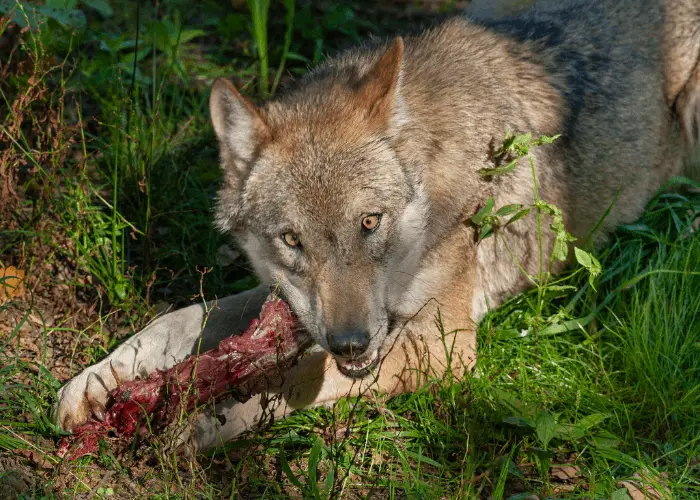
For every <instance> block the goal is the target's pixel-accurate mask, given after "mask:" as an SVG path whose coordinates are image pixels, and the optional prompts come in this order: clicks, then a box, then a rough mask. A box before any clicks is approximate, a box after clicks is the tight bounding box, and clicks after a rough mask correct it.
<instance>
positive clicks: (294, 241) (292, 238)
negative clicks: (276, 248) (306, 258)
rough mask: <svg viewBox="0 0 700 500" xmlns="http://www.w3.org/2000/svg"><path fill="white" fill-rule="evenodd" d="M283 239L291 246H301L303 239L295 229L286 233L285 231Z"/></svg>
mask: <svg viewBox="0 0 700 500" xmlns="http://www.w3.org/2000/svg"><path fill="white" fill-rule="evenodd" d="M282 241H284V242H285V243H286V244H287V246H290V247H300V246H301V240H300V239H299V235H298V234H297V233H295V232H294V231H287V232H286V233H283V234H282Z"/></svg>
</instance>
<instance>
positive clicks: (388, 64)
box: [359, 37, 403, 128]
mask: <svg viewBox="0 0 700 500" xmlns="http://www.w3.org/2000/svg"><path fill="white" fill-rule="evenodd" d="M402 61H403V39H402V38H401V37H397V38H395V39H394V41H393V42H391V44H389V47H388V48H387V49H386V51H385V52H384V54H383V55H382V56H381V57H380V58H379V60H378V61H377V62H376V63H375V64H374V66H373V67H372V68H371V69H370V70H369V71H368V72H367V74H365V76H364V77H363V78H362V80H361V82H360V88H359V95H360V99H361V101H362V103H363V106H364V107H365V109H366V110H367V117H368V118H369V119H370V120H371V121H372V122H375V123H377V124H378V125H381V126H384V127H391V128H393V127H395V126H397V125H400V123H401V122H402V121H403V120H402V115H403V104H402V99H401V66H402Z"/></svg>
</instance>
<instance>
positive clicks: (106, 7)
mask: <svg viewBox="0 0 700 500" xmlns="http://www.w3.org/2000/svg"><path fill="white" fill-rule="evenodd" d="M82 3H84V4H85V5H87V6H88V7H90V8H91V9H95V10H96V11H97V12H99V13H100V15H101V16H103V17H111V16H112V14H114V11H113V10H112V6H111V5H110V4H109V0H82Z"/></svg>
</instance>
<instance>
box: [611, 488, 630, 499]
mask: <svg viewBox="0 0 700 500" xmlns="http://www.w3.org/2000/svg"><path fill="white" fill-rule="evenodd" d="M631 498H632V497H630V495H629V493H627V488H620V489H619V490H615V491H613V493H612V495H610V500H630V499H631Z"/></svg>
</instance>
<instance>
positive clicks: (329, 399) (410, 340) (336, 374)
mask: <svg viewBox="0 0 700 500" xmlns="http://www.w3.org/2000/svg"><path fill="white" fill-rule="evenodd" d="M424 326H426V327H429V328H430V329H429V330H422V331H431V332H435V333H430V334H427V335H426V334H424V335H421V336H414V335H405V336H404V337H403V338H402V340H401V341H400V342H397V343H396V344H395V345H394V347H393V349H392V350H391V351H390V352H389V354H388V355H387V356H386V357H385V358H384V360H383V362H382V363H381V365H380V367H379V370H378V374H377V375H376V376H372V375H369V376H367V377H365V378H363V379H360V380H358V379H351V378H349V377H347V376H345V375H343V374H342V373H341V372H340V371H339V370H338V366H337V364H336V362H335V360H334V359H333V357H332V356H331V355H329V354H328V353H327V352H325V351H322V350H318V351H317V352H314V353H312V354H310V355H307V356H306V357H304V358H302V359H301V360H300V361H299V363H298V364H297V365H295V366H294V367H293V368H292V369H291V370H289V371H288V372H287V373H286V374H285V380H284V381H283V385H282V387H281V388H277V389H274V388H273V389H271V390H269V391H268V392H267V393H264V394H257V395H255V396H253V397H252V398H250V399H249V400H248V401H246V402H244V403H238V402H236V401H234V400H227V401H224V402H222V403H220V404H218V405H216V407H215V409H214V411H212V410H205V411H204V412H202V413H201V414H200V415H199V416H198V417H197V420H196V422H195V425H194V429H193V438H194V439H193V444H194V446H195V448H196V449H197V450H203V449H207V448H211V447H213V446H220V445H222V444H223V443H225V442H226V441H228V440H229V439H231V438H233V437H235V436H237V435H238V434H241V433H242V432H245V431H247V430H250V429H251V428H253V427H255V426H256V425H258V424H261V423H265V422H269V421H271V420H273V419H281V418H284V417H286V416H287V415H289V414H290V413H291V412H292V411H294V410H296V409H300V408H308V407H313V406H321V405H331V404H333V403H334V402H336V401H337V400H338V399H340V398H341V397H343V396H360V395H366V394H371V393H372V392H379V393H383V394H399V393H403V392H409V391H413V390H414V389H415V388H416V386H417V385H420V384H421V383H422V382H424V381H425V380H426V379H427V378H433V377H440V376H442V375H443V374H444V373H445V371H446V370H447V369H448V367H449V369H451V370H452V373H453V375H454V376H455V377H458V378H459V377H461V376H462V375H463V374H464V373H465V372H467V371H468V370H471V369H472V368H473V366H474V364H475V362H476V354H475V347H476V335H475V333H474V330H473V329H470V330H468V331H459V332H456V333H451V334H448V335H445V336H444V338H443V336H442V335H441V334H439V333H437V330H438V329H437V328H436V327H435V325H434V323H433V321H432V320H431V321H430V322H429V324H425V325H424ZM181 437H182V438H183V439H184V436H181Z"/></svg>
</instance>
